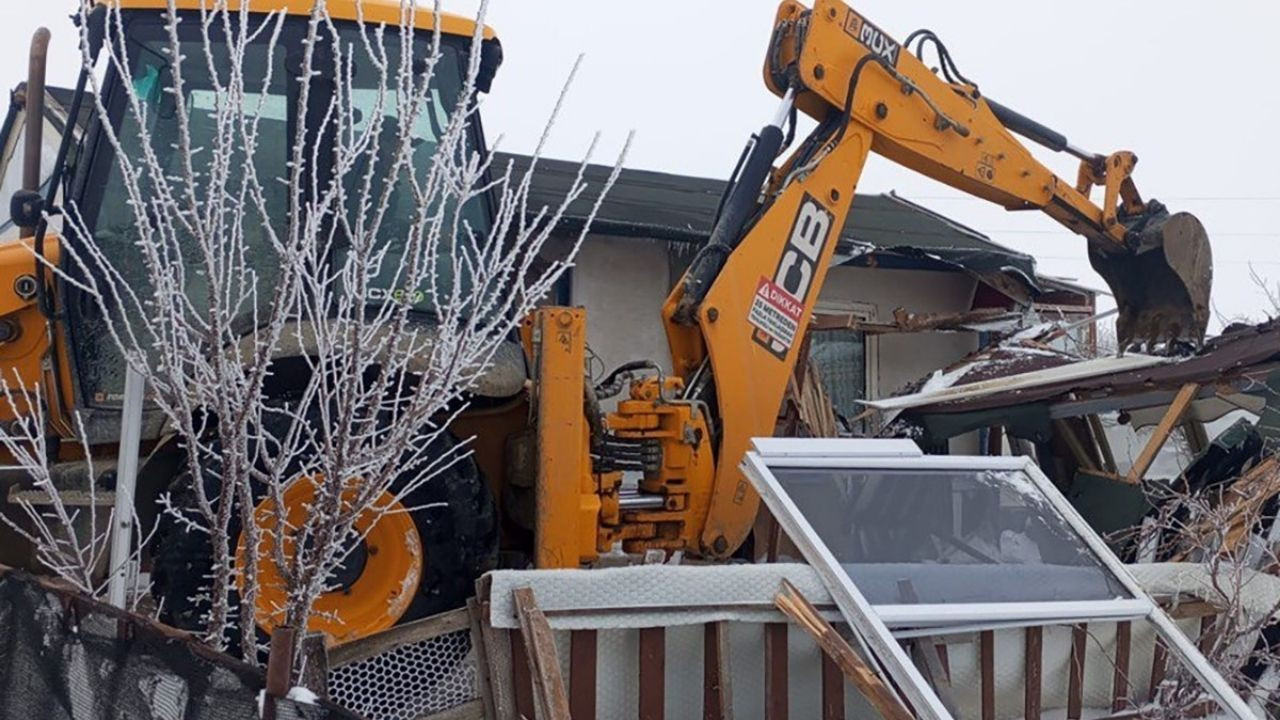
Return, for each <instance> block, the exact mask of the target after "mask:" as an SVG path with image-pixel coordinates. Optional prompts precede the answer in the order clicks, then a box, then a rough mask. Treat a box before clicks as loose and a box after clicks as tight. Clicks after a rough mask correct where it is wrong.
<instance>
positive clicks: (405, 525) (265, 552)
mask: <svg viewBox="0 0 1280 720" xmlns="http://www.w3.org/2000/svg"><path fill="white" fill-rule="evenodd" d="M321 482H323V478H318V477H302V478H298V479H296V480H294V481H293V482H291V483H289V485H288V486H287V487H286V488H285V490H284V492H283V493H282V499H283V504H284V511H283V513H280V512H277V509H276V505H275V501H274V500H273V499H271V498H266V499H264V500H262V501H261V502H259V503H258V504H257V506H255V508H254V521H255V524H256V525H257V527H258V530H259V532H260V537H261V541H260V542H259V544H258V553H257V555H258V557H257V561H256V568H257V574H258V578H259V588H258V594H257V601H256V603H255V610H256V620H257V623H258V626H259V627H260V628H262V629H263V630H264V631H266V632H270V631H271V629H272V628H274V627H276V626H278V625H282V624H284V623H285V621H286V618H287V604H288V598H289V595H290V593H289V588H288V587H287V584H286V582H285V580H284V577H285V574H284V573H282V572H281V571H280V568H278V567H277V566H276V562H275V555H276V553H275V543H276V541H277V538H278V537H279V536H283V543H284V553H283V554H284V556H285V560H286V562H287V563H290V564H292V563H293V561H294V557H295V553H296V548H297V545H298V543H297V540H296V535H297V534H298V529H299V528H302V527H304V526H305V525H306V523H307V514H308V510H309V508H310V507H311V506H312V505H313V504H314V501H315V496H316V490H317V488H318V487H320V483H321ZM352 494H354V493H353V492H348V493H344V500H345V499H346V498H347V495H352ZM281 516H283V519H284V523H283V526H284V528H285V529H284V530H283V532H278V528H279V527H280V522H279V520H280V519H281ZM353 530H354V531H355V533H356V534H357V537H355V538H352V539H350V540H348V541H347V542H348V545H347V546H346V547H345V548H343V549H344V550H349V552H347V553H346V556H345V557H344V558H343V560H342V562H341V563H339V564H338V565H337V566H336V567H334V568H333V569H331V570H330V571H329V574H328V576H327V578H326V586H327V587H328V588H329V590H328V591H327V592H325V593H323V594H321V595H320V596H319V597H317V598H316V601H315V604H314V605H313V608H312V614H311V617H310V618H309V619H308V621H307V629H308V630H310V631H313V632H323V633H325V634H326V635H328V636H329V640H330V642H331V644H335V645H336V644H341V643H345V642H351V641H352V640H357V639H359V638H362V637H366V636H368V635H372V634H374V633H377V632H381V631H382V630H386V629H387V628H389V627H391V626H392V625H394V624H395V623H396V621H398V620H399V619H400V618H401V617H402V616H403V615H404V613H405V612H406V611H407V610H408V609H409V605H410V603H411V602H412V601H413V598H414V596H415V594H416V593H417V592H418V585H419V583H420V582H421V579H422V564H423V551H422V539H421V537H420V536H419V535H418V529H417V527H416V526H415V525H414V523H413V519H412V518H411V517H410V515H409V513H408V512H407V511H406V510H405V508H404V506H402V505H401V504H400V503H399V502H398V501H397V500H396V499H395V497H394V496H393V495H391V494H390V493H383V495H382V496H381V497H379V498H378V500H377V502H376V503H374V506H373V507H372V508H371V509H369V510H366V511H365V512H363V513H361V514H360V515H359V516H358V517H357V519H356V521H355V523H354V525H353ZM248 564H249V552H248V548H247V546H246V543H245V538H244V536H243V535H241V538H240V541H239V543H238V545H237V548H236V568H237V570H239V571H240V572H238V573H237V578H236V581H237V583H238V584H239V585H240V591H241V593H243V592H244V591H245V587H244V583H245V582H246V581H245V575H246V573H245V572H244V571H245V569H246V568H247V567H248Z"/></svg>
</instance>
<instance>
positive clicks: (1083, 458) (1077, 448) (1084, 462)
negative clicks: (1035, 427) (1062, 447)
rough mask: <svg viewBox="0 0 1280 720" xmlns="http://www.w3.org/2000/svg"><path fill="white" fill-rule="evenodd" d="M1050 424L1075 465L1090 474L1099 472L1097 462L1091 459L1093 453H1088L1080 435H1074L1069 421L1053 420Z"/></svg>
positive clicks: (1073, 429)
mask: <svg viewBox="0 0 1280 720" xmlns="http://www.w3.org/2000/svg"><path fill="white" fill-rule="evenodd" d="M1051 422H1052V424H1053V428H1054V429H1055V430H1057V431H1058V435H1059V436H1060V437H1061V438H1062V441H1063V442H1064V443H1066V445H1067V449H1068V450H1070V451H1071V455H1072V457H1074V458H1075V460H1076V464H1077V465H1079V466H1080V467H1081V468H1084V469H1085V470H1088V471H1091V472H1098V471H1099V470H1101V468H1100V467H1098V462H1097V460H1096V459H1095V458H1094V457H1093V453H1091V452H1089V448H1087V447H1085V444H1084V441H1083V440H1081V439H1080V435H1079V434H1077V433H1076V429H1075V428H1074V427H1072V425H1071V421H1070V420H1063V419H1057V418H1055V419H1054V420H1052V421H1051Z"/></svg>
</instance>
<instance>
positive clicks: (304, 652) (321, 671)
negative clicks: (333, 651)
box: [298, 633, 329, 700]
mask: <svg viewBox="0 0 1280 720" xmlns="http://www.w3.org/2000/svg"><path fill="white" fill-rule="evenodd" d="M325 637H326V636H325V634H324V633H307V636H306V637H304V638H302V646H301V647H300V648H299V653H300V654H301V656H302V659H301V676H300V677H299V678H298V684H299V685H301V686H302V687H304V688H306V689H308V690H310V691H311V692H313V693H315V694H316V695H318V696H320V697H322V698H324V699H326V700H328V699H329V653H328V652H327V651H326V648H325Z"/></svg>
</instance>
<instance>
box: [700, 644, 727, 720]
mask: <svg viewBox="0 0 1280 720" xmlns="http://www.w3.org/2000/svg"><path fill="white" fill-rule="evenodd" d="M702 633H703V634H702V718H703V720H733V693H732V691H731V689H730V687H731V686H730V681H729V628H728V625H727V624H725V623H723V622H713V623H707V624H706V625H704V626H703V631H702Z"/></svg>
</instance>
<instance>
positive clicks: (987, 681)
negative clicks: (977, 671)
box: [978, 630, 996, 720]
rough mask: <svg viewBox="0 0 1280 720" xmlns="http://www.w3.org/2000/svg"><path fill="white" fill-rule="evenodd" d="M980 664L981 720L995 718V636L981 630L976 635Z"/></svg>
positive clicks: (992, 719)
mask: <svg viewBox="0 0 1280 720" xmlns="http://www.w3.org/2000/svg"><path fill="white" fill-rule="evenodd" d="M978 641H979V643H980V645H981V648H980V650H979V656H980V662H981V663H982V720H995V718H996V634H995V633H994V632H992V631H991V630H983V631H982V632H981V633H979V634H978Z"/></svg>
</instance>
